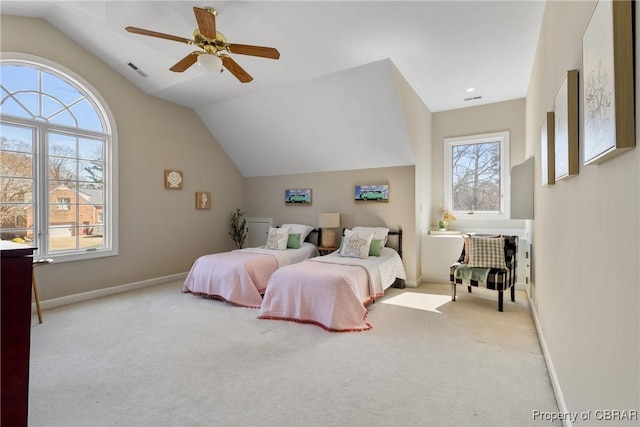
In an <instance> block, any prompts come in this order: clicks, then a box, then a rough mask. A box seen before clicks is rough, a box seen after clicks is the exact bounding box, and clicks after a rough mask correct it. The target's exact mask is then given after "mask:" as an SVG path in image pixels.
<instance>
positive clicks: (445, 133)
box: [430, 98, 526, 230]
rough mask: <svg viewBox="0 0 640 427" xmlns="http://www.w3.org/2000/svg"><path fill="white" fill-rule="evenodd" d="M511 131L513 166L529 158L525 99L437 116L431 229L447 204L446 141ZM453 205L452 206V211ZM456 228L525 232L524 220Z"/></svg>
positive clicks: (460, 224)
mask: <svg viewBox="0 0 640 427" xmlns="http://www.w3.org/2000/svg"><path fill="white" fill-rule="evenodd" d="M504 130H508V131H510V137H509V140H510V148H509V156H510V158H511V166H513V165H517V164H519V163H522V162H523V161H524V160H525V159H526V156H525V100H524V98H523V99H516V100H513V101H505V102H497V103H494V104H488V105H482V106H477V107H469V108H462V109H458V110H449V111H442V112H438V113H433V133H432V141H433V144H432V148H431V182H432V184H431V185H432V187H431V191H432V203H431V206H430V209H431V218H432V219H433V220H432V222H431V224H430V225H431V226H435V224H434V221H437V219H438V218H439V217H440V208H441V207H442V206H443V205H444V139H445V138H450V137H457V136H467V135H476V134H483V133H489V132H498V131H504ZM450 207H451V206H449V208H450ZM454 227H456V228H462V229H471V230H477V229H481V228H491V229H524V221H518V220H504V221H482V220H465V221H463V220H458V221H456V222H455V224H454Z"/></svg>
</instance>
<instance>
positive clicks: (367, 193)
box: [355, 184, 389, 202]
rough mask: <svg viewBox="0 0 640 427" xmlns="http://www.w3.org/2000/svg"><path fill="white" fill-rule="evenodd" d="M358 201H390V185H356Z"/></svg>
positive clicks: (356, 199)
mask: <svg viewBox="0 0 640 427" xmlns="http://www.w3.org/2000/svg"><path fill="white" fill-rule="evenodd" d="M355 201H356V202H388V201H389V186H388V185H386V184H380V185H356V188H355Z"/></svg>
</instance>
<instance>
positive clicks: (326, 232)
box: [318, 212, 340, 248]
mask: <svg viewBox="0 0 640 427" xmlns="http://www.w3.org/2000/svg"><path fill="white" fill-rule="evenodd" d="M318 226H319V227H320V228H321V229H322V241H321V242H320V246H324V247H326V248H332V247H334V245H335V236H336V233H335V231H334V230H333V229H334V228H337V227H340V212H325V213H321V214H320V215H319V217H318Z"/></svg>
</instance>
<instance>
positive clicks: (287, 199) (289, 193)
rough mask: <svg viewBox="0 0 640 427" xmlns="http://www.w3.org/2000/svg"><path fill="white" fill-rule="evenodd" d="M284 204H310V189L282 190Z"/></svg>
mask: <svg viewBox="0 0 640 427" xmlns="http://www.w3.org/2000/svg"><path fill="white" fill-rule="evenodd" d="M284 204H285V205H310V204H311V189H309V188H305V189H297V190H284Z"/></svg>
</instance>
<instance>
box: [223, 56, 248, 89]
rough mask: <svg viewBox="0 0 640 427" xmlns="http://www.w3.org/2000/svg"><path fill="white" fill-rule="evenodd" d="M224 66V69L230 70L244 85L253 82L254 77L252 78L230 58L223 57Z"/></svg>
mask: <svg viewBox="0 0 640 427" xmlns="http://www.w3.org/2000/svg"><path fill="white" fill-rule="evenodd" d="M222 65H224V68H226V69H227V70H229V72H230V73H231V74H233V75H234V76H236V78H237V79H238V80H240V81H241V82H242V83H249V82H250V81H251V80H253V77H251V76H250V75H249V73H247V72H246V71H245V70H244V69H243V68H242V67H241V66H240V65H238V63H237V62H236V61H234V60H233V59H232V58H231V57H229V56H223V57H222Z"/></svg>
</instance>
